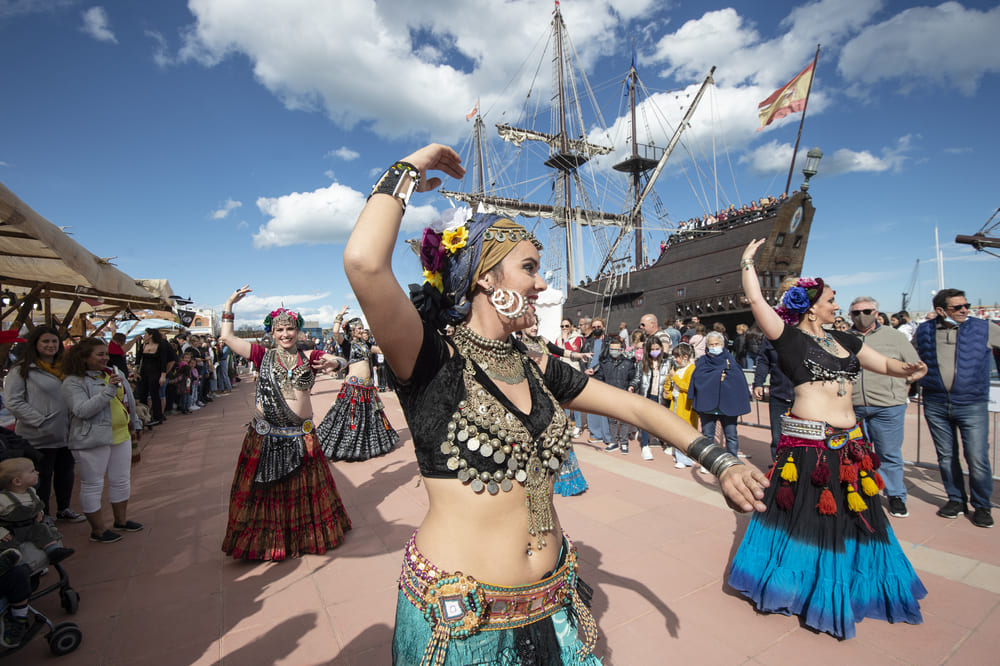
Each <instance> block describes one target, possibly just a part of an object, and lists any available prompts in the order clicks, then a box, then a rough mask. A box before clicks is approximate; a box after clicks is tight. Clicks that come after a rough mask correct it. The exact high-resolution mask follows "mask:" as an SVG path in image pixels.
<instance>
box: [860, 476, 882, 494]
mask: <svg viewBox="0 0 1000 666" xmlns="http://www.w3.org/2000/svg"><path fill="white" fill-rule="evenodd" d="M861 492H863V493H864V494H865V495H868V496H869V497H872V496H873V495H878V484H877V483H875V479H873V478H872V477H871V476H870V475H869V474H868V472H861Z"/></svg>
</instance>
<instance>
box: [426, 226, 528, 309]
mask: <svg viewBox="0 0 1000 666" xmlns="http://www.w3.org/2000/svg"><path fill="white" fill-rule="evenodd" d="M521 241H528V242H530V243H532V244H533V245H534V246H535V247H536V248H538V250H539V251H541V249H542V245H541V243H539V242H538V241H537V240H536V239H535V236H534V234H531V233H529V232H528V231H526V230H525V228H524V227H522V226H521V225H520V224H517V223H516V222H514V221H513V220H510V219H507V218H505V217H501V216H499V215H495V214H491V213H490V214H488V213H476V214H471V211H470V209H469V208H453V209H449V210H448V211H445V213H444V214H443V215H442V216H441V218H439V219H438V220H436V221H435V222H432V223H431V226H430V227H427V228H426V229H424V233H423V237H422V239H421V241H420V262H421V264H422V266H423V269H424V284H423V285H421V286H418V285H415V284H411V285H410V300H411V301H412V302H413V304H414V306H415V307H416V308H417V311H418V312H419V313H420V317H421V319H423V320H424V321H426V322H428V323H432V324H434V325H435V326H437V327H438V328H443V327H444V326H445V325H446V324H457V323H458V322H461V321H463V320H464V319H465V318H466V317H467V316H468V314H469V311H470V310H471V309H472V301H471V300H470V298H471V296H472V293H473V292H474V291H475V288H476V282H477V281H478V280H479V278H480V277H481V276H482V275H483V273H486V272H487V271H489V270H490V269H492V268H494V267H495V266H496V265H497V264H499V263H500V262H501V261H502V260H503V258H504V257H506V256H507V255H508V254H509V253H510V252H511V250H513V249H514V247H515V246H516V245H517V244H518V243H520V242H521Z"/></svg>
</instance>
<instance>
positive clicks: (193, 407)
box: [191, 405, 201, 412]
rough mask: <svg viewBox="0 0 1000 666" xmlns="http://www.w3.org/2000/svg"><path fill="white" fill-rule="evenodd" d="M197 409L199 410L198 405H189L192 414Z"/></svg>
mask: <svg viewBox="0 0 1000 666" xmlns="http://www.w3.org/2000/svg"><path fill="white" fill-rule="evenodd" d="M199 409H201V407H199V406H198V405H191V411H192V412H197V411H198V410H199Z"/></svg>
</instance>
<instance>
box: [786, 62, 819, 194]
mask: <svg viewBox="0 0 1000 666" xmlns="http://www.w3.org/2000/svg"><path fill="white" fill-rule="evenodd" d="M819 46H820V45H819V44H817V45H816V55H815V56H813V71H812V76H810V77H809V87H808V88H806V101H805V104H803V105H802V118H800V119H799V133H798V135H797V136H796V137H795V148H794V149H793V150H792V164H791V166H789V167H788V180H787V181H785V194H788V188H789V187H790V186H791V184H792V172H793V171H795V156H796V155H798V153H799V139H801V138H802V125H804V124H805V122H806V109H808V108H809V93H811V92H812V88H813V81H814V80H815V79H816V62H817V61H818V60H819Z"/></svg>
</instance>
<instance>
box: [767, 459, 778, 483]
mask: <svg viewBox="0 0 1000 666" xmlns="http://www.w3.org/2000/svg"><path fill="white" fill-rule="evenodd" d="M776 465H777V464H776V463H771V467H770V468H769V469H768V470H767V480H768V481H770V480H771V475H772V474H774V468H775V467H776Z"/></svg>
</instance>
